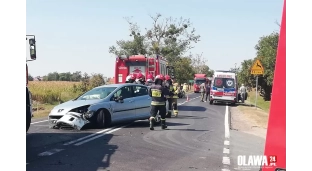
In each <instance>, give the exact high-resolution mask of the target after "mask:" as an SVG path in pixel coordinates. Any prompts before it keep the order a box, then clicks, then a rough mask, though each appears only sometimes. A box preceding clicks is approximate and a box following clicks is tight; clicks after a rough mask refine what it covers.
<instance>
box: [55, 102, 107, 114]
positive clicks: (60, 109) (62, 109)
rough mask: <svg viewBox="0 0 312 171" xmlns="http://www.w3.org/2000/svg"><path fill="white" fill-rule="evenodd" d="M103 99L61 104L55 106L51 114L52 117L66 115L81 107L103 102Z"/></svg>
mask: <svg viewBox="0 0 312 171" xmlns="http://www.w3.org/2000/svg"><path fill="white" fill-rule="evenodd" d="M101 101H102V99H96V100H75V101H73V100H70V101H67V102H65V103H62V104H59V105H57V106H55V107H54V108H53V109H52V111H51V113H50V114H52V115H65V114H66V113H67V112H68V111H70V110H72V109H74V108H77V107H81V106H86V105H93V104H96V103H99V102H101Z"/></svg>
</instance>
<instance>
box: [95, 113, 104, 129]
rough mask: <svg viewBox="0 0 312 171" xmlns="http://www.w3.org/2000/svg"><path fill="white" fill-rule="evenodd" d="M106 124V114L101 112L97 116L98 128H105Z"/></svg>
mask: <svg viewBox="0 0 312 171" xmlns="http://www.w3.org/2000/svg"><path fill="white" fill-rule="evenodd" d="M105 126H106V124H105V112H104V111H103V110H100V111H99V112H98V114H97V116H96V127H97V128H104V127H105Z"/></svg>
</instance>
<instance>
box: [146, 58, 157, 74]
mask: <svg viewBox="0 0 312 171" xmlns="http://www.w3.org/2000/svg"><path fill="white" fill-rule="evenodd" d="M146 60H147V62H146V63H147V69H148V73H149V74H152V75H153V77H155V72H156V58H155V57H147V58H146Z"/></svg>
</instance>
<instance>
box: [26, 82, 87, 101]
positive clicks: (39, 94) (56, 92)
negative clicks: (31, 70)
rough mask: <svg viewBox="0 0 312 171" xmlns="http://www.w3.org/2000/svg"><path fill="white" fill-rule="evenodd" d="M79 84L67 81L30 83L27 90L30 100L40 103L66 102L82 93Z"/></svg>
mask: <svg viewBox="0 0 312 171" xmlns="http://www.w3.org/2000/svg"><path fill="white" fill-rule="evenodd" d="M80 86H81V83H80V82H67V81H30V82H29V85H28V87H29V90H30V92H31V94H32V100H34V101H37V102H40V103H50V104H53V103H55V102H60V101H67V100H70V99H72V98H75V97H76V96H77V95H79V94H80V93H82V92H81V91H80Z"/></svg>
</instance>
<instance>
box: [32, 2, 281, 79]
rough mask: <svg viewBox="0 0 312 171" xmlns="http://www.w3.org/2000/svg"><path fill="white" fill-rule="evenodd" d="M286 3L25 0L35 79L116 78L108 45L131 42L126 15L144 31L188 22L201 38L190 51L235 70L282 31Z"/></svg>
mask: <svg viewBox="0 0 312 171" xmlns="http://www.w3.org/2000/svg"><path fill="white" fill-rule="evenodd" d="M282 6H283V0H235V1H234V0H188V1H186V0H179V1H178V0H170V1H169V0H167V1H165V0H158V1H144V0H131V1H130V0H115V1H108V0H44V1H43V0H27V1H26V34H34V35H36V44H37V60H36V61H31V62H29V63H28V66H29V73H30V74H31V75H32V76H43V75H46V74H48V73H49V72H54V71H57V72H75V71H82V72H87V73H89V74H91V73H101V74H103V75H104V76H106V77H113V76H114V71H115V69H114V68H115V66H114V62H115V56H114V55H112V54H109V52H108V48H109V46H112V45H115V44H116V41H117V40H121V39H126V40H127V39H130V37H129V27H128V24H127V22H126V21H125V19H124V17H133V19H132V20H133V21H135V22H137V23H138V24H139V25H140V27H141V29H144V28H146V27H150V26H151V25H152V20H151V18H150V17H149V15H155V14H156V13H160V14H162V16H163V17H174V18H179V17H183V18H189V19H190V20H191V22H192V23H193V27H194V28H195V29H196V33H197V34H199V35H200V36H201V41H200V42H198V43H197V44H194V46H195V48H193V49H192V50H190V52H192V53H193V54H196V53H198V54H200V53H203V56H204V57H205V58H206V60H207V65H208V66H209V67H210V68H211V69H214V70H218V69H230V68H234V67H235V64H236V65H237V67H239V66H240V63H241V62H242V61H243V60H245V59H251V58H254V57H255V56H256V51H255V49H254V47H255V45H256V44H257V42H258V40H259V38H260V37H262V36H265V35H268V34H270V33H272V32H273V31H279V27H278V25H277V24H276V23H275V22H276V21H278V22H280V20H281V16H282Z"/></svg>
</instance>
